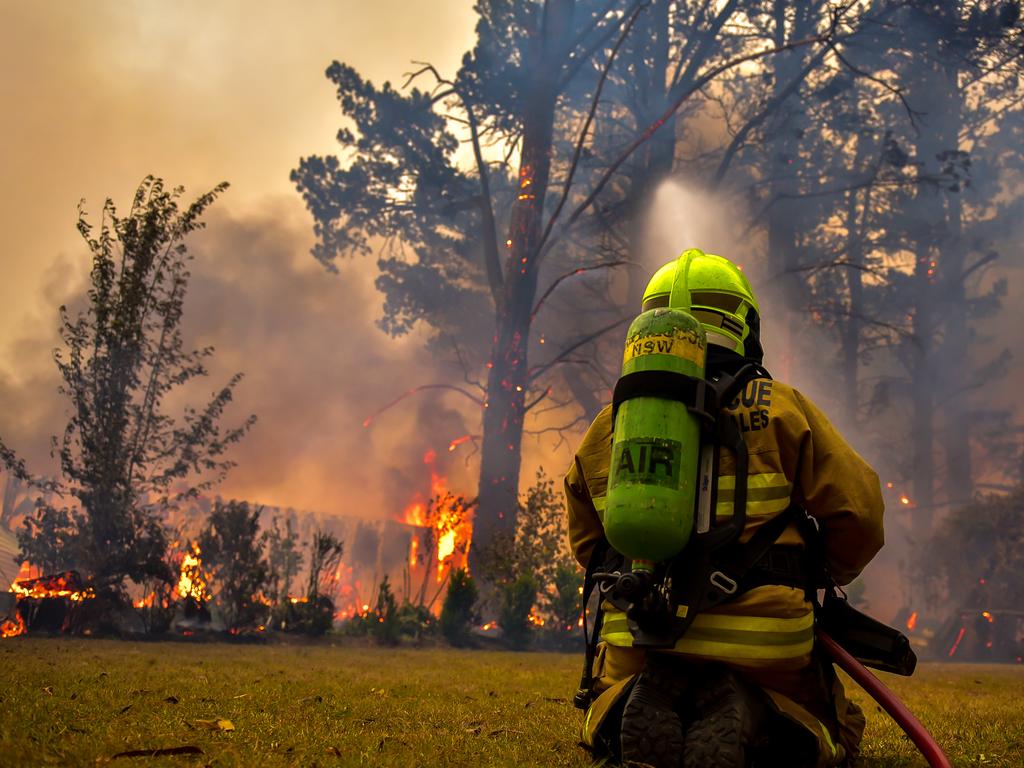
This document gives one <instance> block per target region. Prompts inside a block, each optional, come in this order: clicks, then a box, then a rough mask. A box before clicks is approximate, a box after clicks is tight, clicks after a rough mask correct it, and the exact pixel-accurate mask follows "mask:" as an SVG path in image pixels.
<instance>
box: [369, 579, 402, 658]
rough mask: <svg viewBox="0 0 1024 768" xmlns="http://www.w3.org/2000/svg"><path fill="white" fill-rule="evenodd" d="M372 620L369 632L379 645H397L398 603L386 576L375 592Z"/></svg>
mask: <svg viewBox="0 0 1024 768" xmlns="http://www.w3.org/2000/svg"><path fill="white" fill-rule="evenodd" d="M373 619H374V620H373V622H372V623H371V624H370V634H371V635H372V636H373V639H374V640H376V641H377V643H378V644H379V645H398V635H399V624H398V603H397V602H396V601H395V595H394V593H392V591H391V582H390V581H389V580H388V577H387V576H385V577H384V581H382V582H381V583H380V590H379V591H378V592H377V605H376V608H374V611H373Z"/></svg>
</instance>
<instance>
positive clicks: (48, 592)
mask: <svg viewBox="0 0 1024 768" xmlns="http://www.w3.org/2000/svg"><path fill="white" fill-rule="evenodd" d="M78 581H79V577H78V574H77V573H75V572H74V571H66V572H64V573H61V574H58V575H56V576H44V577H41V578H38V579H28V580H24V581H20V580H17V579H15V581H14V583H13V584H11V588H10V590H8V591H10V592H13V593H14V595H15V596H16V597H17V599H18V600H22V599H24V598H27V597H29V598H33V599H36V600H39V599H42V598H46V597H66V598H68V599H69V600H71V601H72V602H75V603H78V602H81V601H82V600H91V599H92V598H94V597H96V593H95V592H93V589H92V587H85V588H84V589H74V588H72V584H74V583H77V582H78Z"/></svg>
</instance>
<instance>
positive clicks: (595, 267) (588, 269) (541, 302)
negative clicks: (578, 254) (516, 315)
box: [530, 259, 639, 318]
mask: <svg viewBox="0 0 1024 768" xmlns="http://www.w3.org/2000/svg"><path fill="white" fill-rule="evenodd" d="M623 264H633V265H634V266H639V265H637V263H636V262H635V261H627V260H625V259H622V260H619V261H609V262H606V263H604V264H595V265H593V266H590V267H577V268H576V269H574V270H572V271H571V272H566V273H565V274H564V275H560V276H559V277H558V278H557V279H556V280H555V281H554V282H553V283H551V285H550V286H548V289H547V290H546V291H544V295H543V296H541V297H540V300H538V301H537V303H536V304H535V305H534V307H533V312H531V313H530V317H531V318H534V317H536V316H537V313H538V312H540V308H541V307H542V306H543V305H544V302H545V301H547V299H548V297H549V296H550V295H551V294H552V293H554V291H555V289H556V288H557V287H558V286H559V285H560V284H561V283H562V282H563V281H564V280H568V279H569V278H570V277H574V276H575V275H582V274H583V273H584V272H594V271H596V270H598V269H612V268H614V267H620V266H622V265H623Z"/></svg>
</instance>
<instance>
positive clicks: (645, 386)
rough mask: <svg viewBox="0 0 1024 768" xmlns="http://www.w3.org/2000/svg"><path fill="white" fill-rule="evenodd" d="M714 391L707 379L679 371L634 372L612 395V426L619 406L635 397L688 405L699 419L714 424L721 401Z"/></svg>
mask: <svg viewBox="0 0 1024 768" xmlns="http://www.w3.org/2000/svg"><path fill="white" fill-rule="evenodd" d="M716 394H717V393H716V392H715V390H714V388H713V387H711V386H709V385H708V382H707V381H705V380H704V379H698V378H695V377H693V376H687V375H686V374H685V373H677V372H675V371H634V372H633V373H627V374H626V375H625V376H622V377H620V378H619V380H618V381H617V382H616V383H615V390H614V392H613V393H612V425H614V424H615V415H616V414H617V413H618V412H619V406H620V405H622V404H623V403H624V402H626V401H627V400H632V399H633V398H634V397H657V398H660V399H662V400H674V401H676V402H678V403H682V404H683V405H685V406H686V407H687V408H688V409H689V410H690V411H692V412H693V413H694V414H696V415H697V416H698V417H700V418H702V419H704V420H707V421H713V420H714V417H713V414H714V413H716V412H717V411H718V401H717V399H716Z"/></svg>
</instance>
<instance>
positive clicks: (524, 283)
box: [470, 0, 574, 567]
mask: <svg viewBox="0 0 1024 768" xmlns="http://www.w3.org/2000/svg"><path fill="white" fill-rule="evenodd" d="M573 6H574V0H547V2H545V4H544V11H543V17H542V21H541V28H540V29H539V30H538V31H537V34H536V38H535V43H536V44H535V46H534V47H533V50H532V56H531V61H530V62H529V63H528V66H530V68H531V71H530V85H529V93H528V95H527V98H526V99H525V101H524V104H525V109H526V110H527V111H526V113H525V114H524V115H523V138H522V142H523V143H522V154H521V156H520V166H519V177H518V184H519V192H518V195H517V199H516V202H515V204H514V207H513V209H512V217H511V221H510V225H509V235H508V240H509V249H508V250H509V254H508V258H507V261H506V263H505V268H504V273H505V274H504V286H503V293H502V298H501V302H500V305H499V307H498V312H497V326H496V328H495V334H494V339H493V343H492V350H491V361H490V363H489V365H490V371H489V373H488V377H487V397H486V402H485V403H484V419H483V422H484V423H483V440H482V448H481V462H480V485H479V492H478V497H477V507H476V513H475V517H474V522H473V547H472V550H471V553H470V554H471V557H470V561H471V562H470V565H471V567H475V566H476V565H477V564H478V563H479V562H480V556H481V554H482V553H483V554H486V552H487V550H488V549H489V547H490V545H491V544H492V543H493V542H494V539H495V537H496V536H497V535H498V534H499V533H502V532H504V533H514V531H515V521H516V513H517V511H518V502H519V470H520V465H521V456H520V445H521V443H522V437H523V417H524V415H525V405H526V392H527V386H528V383H529V376H528V373H529V366H528V364H527V352H528V349H529V341H530V325H531V321H532V317H531V313H532V310H533V303H534V301H535V299H536V293H537V276H538V269H539V264H538V263H537V246H538V242H539V239H540V234H541V226H542V219H543V214H544V198H545V193H546V192H547V186H548V177H549V172H550V168H551V144H552V134H553V130H554V116H555V104H556V102H557V99H558V89H557V82H558V79H559V78H558V76H557V73H558V72H560V71H561V68H562V65H563V63H564V57H565V48H566V44H565V40H566V39H567V36H568V32H569V30H570V29H571V26H572V14H573Z"/></svg>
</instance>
